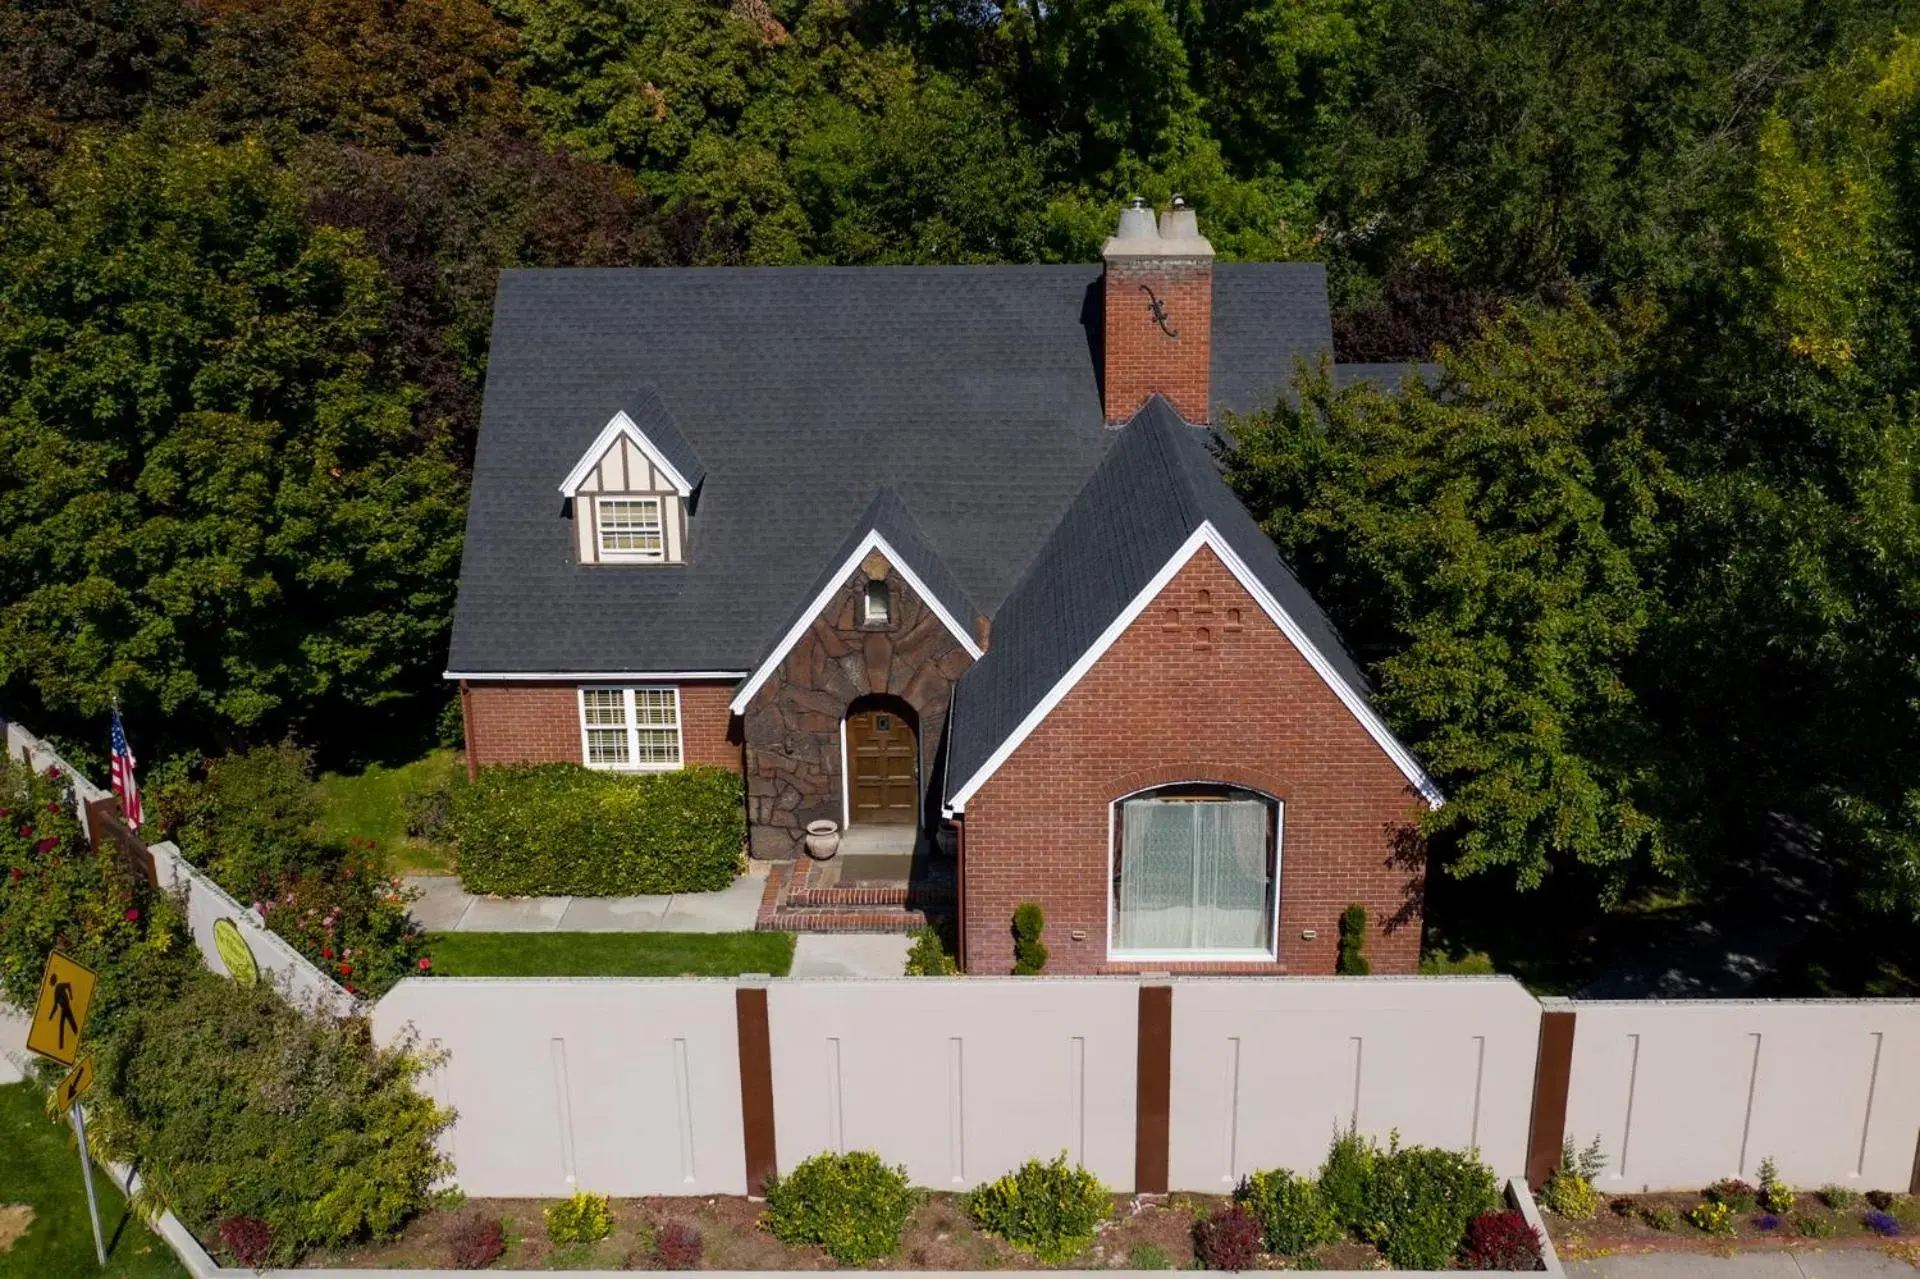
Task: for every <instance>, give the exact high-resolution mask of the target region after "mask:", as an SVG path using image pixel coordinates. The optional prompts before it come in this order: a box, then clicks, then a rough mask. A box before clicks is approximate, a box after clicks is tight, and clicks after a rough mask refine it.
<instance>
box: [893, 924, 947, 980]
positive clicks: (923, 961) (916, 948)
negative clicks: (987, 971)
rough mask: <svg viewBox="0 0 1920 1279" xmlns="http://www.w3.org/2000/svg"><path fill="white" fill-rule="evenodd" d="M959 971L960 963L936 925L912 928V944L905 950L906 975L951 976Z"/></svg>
mask: <svg viewBox="0 0 1920 1279" xmlns="http://www.w3.org/2000/svg"><path fill="white" fill-rule="evenodd" d="M959 971H960V965H959V963H958V962H956V961H955V959H954V957H953V952H952V950H951V948H950V947H949V946H948V945H947V942H946V938H944V937H943V936H941V934H940V929H939V928H938V927H937V926H935V925H931V924H929V925H928V926H927V927H925V928H916V929H915V930H914V933H913V945H912V947H911V948H909V949H908V951H907V968H906V975H907V976H909V977H952V976H955V975H957V974H958V973H959Z"/></svg>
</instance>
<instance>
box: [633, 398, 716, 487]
mask: <svg viewBox="0 0 1920 1279" xmlns="http://www.w3.org/2000/svg"><path fill="white" fill-rule="evenodd" d="M632 402H633V407H632V408H630V409H628V410H627V416H628V417H630V418H632V419H633V424H634V425H635V426H637V427H639V428H640V434H642V435H644V436H646V437H647V439H648V440H649V441H650V442H651V443H652V444H653V446H654V447H655V448H657V449H659V450H660V455H661V456H662V457H664V458H666V459H667V461H668V462H669V463H671V464H672V466H673V469H674V470H676V471H678V472H680V478H681V479H683V480H685V481H686V482H687V487H688V488H690V489H698V488H699V487H700V481H702V480H704V479H706V478H707V468H706V464H705V463H703V462H702V461H701V460H700V455H699V454H698V453H696V452H694V449H693V445H691V444H689V443H687V437H686V436H684V435H682V434H681V433H680V427H679V424H678V423H676V422H675V421H674V420H673V414H671V413H669V412H667V406H666V405H664V404H662V403H661V402H660V396H659V395H658V393H656V392H655V391H654V389H653V388H652V387H650V386H642V387H640V388H639V389H637V390H636V391H634V393H633V396H632Z"/></svg>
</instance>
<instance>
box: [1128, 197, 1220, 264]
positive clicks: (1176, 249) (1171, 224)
mask: <svg viewBox="0 0 1920 1279" xmlns="http://www.w3.org/2000/svg"><path fill="white" fill-rule="evenodd" d="M1100 256H1101V257H1103V258H1106V259H1108V260H1112V259H1114V258H1200V259H1211V258H1212V257H1213V245H1211V244H1209V243H1208V242H1207V239H1206V237H1205V236H1203V235H1201V234H1200V223H1199V219H1198V218H1196V217H1195V216H1194V212H1193V210H1192V209H1191V208H1189V207H1188V206H1187V202H1186V201H1185V200H1184V199H1182V198H1181V197H1180V196H1177V195H1176V196H1174V197H1173V203H1172V204H1171V205H1169V206H1168V208H1167V209H1166V211H1165V212H1163V213H1162V214H1161V215H1160V218H1159V221H1158V224H1157V225H1156V223H1155V220H1154V216H1153V210H1151V209H1149V208H1147V206H1146V201H1144V200H1142V199H1140V198H1139V197H1138V196H1135V197H1134V199H1133V201H1132V203H1131V204H1129V205H1128V206H1127V207H1126V208H1124V209H1122V210H1121V211H1120V225H1119V226H1118V227H1117V228H1116V229H1115V231H1114V234H1113V235H1112V236H1110V237H1108V239H1107V242H1106V244H1105V245H1103V246H1101V249H1100Z"/></svg>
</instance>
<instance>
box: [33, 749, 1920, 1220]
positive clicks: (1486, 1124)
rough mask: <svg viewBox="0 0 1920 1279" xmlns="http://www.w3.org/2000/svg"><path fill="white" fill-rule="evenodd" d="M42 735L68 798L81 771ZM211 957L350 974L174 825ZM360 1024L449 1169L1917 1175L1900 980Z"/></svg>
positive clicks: (432, 988)
mask: <svg viewBox="0 0 1920 1279" xmlns="http://www.w3.org/2000/svg"><path fill="white" fill-rule="evenodd" d="M6 744H7V750H8V753H9V754H10V755H11V756H12V757H13V758H15V759H20V758H25V759H27V760H29V761H30V762H31V763H33V765H34V766H35V767H38V768H45V767H48V766H56V767H59V768H60V769H61V771H62V772H63V773H65V774H67V775H68V776H69V777H70V778H71V780H72V782H73V785H74V791H75V797H76V804H77V806H78V807H79V808H80V809H81V814H80V816H81V819H82V821H85V820H86V819H87V813H86V805H87V802H88V801H90V800H94V801H97V800H100V799H102V798H104V796H103V795H102V793H101V792H100V791H99V789H98V788H97V787H94V786H93V785H92V784H91V783H90V782H88V781H87V780H86V778H84V777H83V776H81V775H80V774H79V773H78V772H77V771H75V770H74V769H72V768H71V767H70V766H69V765H67V764H66V762H65V761H64V760H61V759H59V758H58V756H57V755H55V754H54V753H53V752H52V751H51V750H50V749H49V748H48V747H47V746H46V744H45V743H43V742H40V741H39V740H38V739H36V738H34V737H32V736H31V735H30V734H27V733H25V732H24V731H23V730H21V729H20V728H19V726H18V725H8V726H7V731H6ZM151 852H152V854H153V858H154V866H155V872H156V876H157V878H158V879H159V880H160V882H161V884H162V885H163V886H164V887H168V888H171V889H177V890H179V891H181V892H183V893H184V894H185V897H186V900H187V909H188V914H189V917H190V919H191V921H192V926H193V932H194V937H195V940H196V941H197V942H198V944H199V947H200V951H201V954H202V955H203V956H204V957H205V960H206V962H207V964H208V966H209V967H210V968H213V969H214V970H215V971H217V972H223V971H225V969H224V965H223V963H222V961H221V959H220V956H219V952H218V950H217V948H216V947H215V946H214V944H213V922H214V920H216V919H218V918H230V919H232V920H234V922H235V923H236V925H237V926H238V927H239V928H240V929H241V931H242V934H243V935H244V936H245V937H246V939H247V943H248V945H249V947H250V948H251V949H252V951H253V953H254V955H255V957H256V959H257V961H258V963H259V965H260V967H261V969H262V970H263V971H266V972H270V973H272V974H273V978H274V980H275V982H276V984H277V985H279V986H280V988H281V989H282V990H284V991H286V992H287V993H288V994H289V996H290V997H291V998H292V999H293V1000H294V1001H295V1002H297V1003H301V1004H307V1005H318V1006H320V1007H322V1008H324V1009H326V1010H329V1011H332V1012H335V1013H345V1012H349V1011H352V1010H353V1009H354V1008H355V1007H357V1006H358V1005H357V1004H356V1001H355V1000H354V999H353V997H352V996H350V995H348V994H347V993H346V992H345V991H344V990H342V989H341V988H340V987H339V986H337V985H336V984H335V983H334V982H332V981H331V980H330V979H329V978H328V977H327V976H326V975H325V974H323V973H321V972H320V971H319V970H318V969H316V968H315V967H314V966H313V965H312V964H310V963H309V962H308V961H307V960H306V959H305V958H304V957H303V956H301V955H300V954H299V953H297V952H296V951H294V950H293V948H292V947H291V946H289V945H287V943H285V942H284V941H282V940H281V939H280V938H279V937H277V936H275V935H274V934H273V933H272V932H271V931H270V930H268V929H267V928H266V926H265V924H264V922H262V921H261V920H260V918H259V917H258V916H257V915H255V914H254V913H253V911H252V910H251V909H248V908H244V907H242V906H241V905H240V904H239V903H236V902H234V901H233V900H232V899H231V898H229V897H228V896H227V895H226V894H225V893H223V892H221V891H220V889H219V888H218V887H217V886H216V885H214V884H213V883H211V882H210V881H208V880H207V879H206V878H205V877H204V876H202V875H200V874H199V873H198V872H197V871H195V870H194V868H193V867H191V866H190V865H188V864H187V862H186V861H185V860H184V859H183V858H182V857H181V856H180V853H179V850H178V849H176V848H174V847H173V846H172V845H171V844H157V845H153V846H151ZM370 1015H371V1019H372V1025H373V1031H374V1034H375V1036H376V1038H377V1039H379V1040H380V1041H381V1042H383V1043H387V1042H393V1041H394V1040H395V1039H396V1038H398V1037H399V1036H401V1035H403V1034H406V1033H409V1032H410V1031H411V1032H414V1033H417V1034H418V1035H419V1036H420V1037H421V1038H422V1039H423V1040H426V1041H428V1042H431V1043H437V1044H438V1045H440V1046H441V1047H443V1048H445V1049H446V1050H447V1051H448V1053H449V1057H448V1060H447V1062H446V1063H445V1064H444V1065H443V1066H441V1067H440V1068H439V1069H438V1070H437V1071H435V1072H434V1073H433V1074H432V1075H431V1076H430V1077H429V1079H428V1081H427V1087H428V1088H429V1089H430V1090H431V1091H432V1092H433V1093H434V1094H435V1096H436V1098H437V1099H438V1100H439V1101H441V1102H443V1103H445V1104H448V1105H451V1106H453V1107H454V1108H455V1109H456V1110H457V1111H458V1115H459V1117H458V1119H457V1120H456V1121H455V1123H454V1125H453V1127H452V1128H451V1130H450V1131H449V1133H448V1135H447V1137H446V1138H445V1141H446V1144H447V1150H448V1153H449V1154H450V1155H451V1156H452V1158H453V1160H454V1163H455V1167H456V1177H457V1180H458V1181H459V1183H460V1185H461V1186H462V1188H463V1189H465V1190H466V1192H467V1193H468V1194H471V1195H483V1196H502V1197H523V1196H531V1197H544V1196H559V1195H564V1194H567V1193H570V1191H571V1190H572V1189H573V1188H574V1187H576V1186H580V1187H586V1188H588V1189H592V1190H597V1191H602V1192H608V1193H613V1194H617V1195H622V1196H637V1195H675V1194H740V1193H744V1192H746V1191H748V1190H749V1189H752V1188H756V1187H757V1186H758V1185H759V1184H760V1183H761V1181H762V1180H763V1179H764V1177H765V1176H766V1175H767V1174H768V1173H770V1172H773V1171H776V1170H778V1169H786V1168H791V1167H792V1166H793V1165H794V1164H795V1163H797V1162H798V1161H799V1160H801V1159H804V1158H806V1157H807V1156H809V1155H812V1154H816V1153H818V1152H821V1151H827V1150H836V1151H845V1150H855V1149H872V1150H877V1151H879V1152H880V1153H881V1154H882V1155H883V1156H884V1157H886V1158H887V1159H888V1160H889V1161H890V1162H896V1163H901V1164H904V1165H906V1167H907V1169H908V1172H909V1173H910V1174H911V1176H912V1177H913V1179H914V1181H915V1182H917V1183H919V1184H921V1185H924V1186H930V1187H939V1188H959V1187H965V1186H971V1185H975V1184H978V1183H979V1182H981V1181H983V1180H988V1179H991V1178H993V1177H997V1176H999V1175H1000V1174H1001V1173H1003V1172H1005V1171H1007V1170H1009V1169H1011V1168H1013V1167H1015V1166H1016V1165H1018V1164H1019V1163H1020V1162H1021V1161H1022V1160H1024V1159H1026V1158H1028V1157H1029V1156H1037V1157H1040V1158H1043V1159H1044V1158H1051V1157H1052V1156H1053V1155H1055V1154H1058V1153H1059V1152H1060V1151H1062V1150H1065V1151H1066V1152H1067V1153H1068V1155H1069V1156H1070V1158H1072V1159H1073V1160H1074V1161H1076V1162H1079V1163H1082V1164H1084V1165H1085V1166H1086V1167H1088V1168H1089V1169H1091V1170H1093V1171H1094V1172H1095V1173H1096V1174H1097V1175H1099V1176H1100V1177H1101V1179H1102V1180H1104V1181H1106V1182H1107V1183H1108V1184H1109V1185H1111V1186H1113V1187H1115V1188H1116V1189H1121V1190H1187V1191H1198V1192H1215V1193H1218V1192H1223V1191H1227V1190H1230V1189H1231V1188H1232V1186H1233V1185H1234V1183H1235V1182H1237V1181H1238V1179H1239V1178H1240V1177H1241V1176H1243V1175H1244V1174H1246V1173H1248V1172H1250V1171H1253V1170H1254V1169H1258V1168H1271V1167H1287V1168H1292V1169H1295V1170H1296V1171H1306V1170H1311V1169H1313V1168H1315V1167H1317V1166H1318V1164H1319V1162H1320V1160H1321V1158H1322V1156H1323V1155H1324V1154H1325V1151H1326V1146H1327V1142H1328V1139H1329V1138H1330V1137H1331V1135H1332V1134H1333V1132H1334V1130H1335V1129H1336V1128H1337V1127H1345V1126H1346V1125H1348V1124H1354V1125H1356V1126H1357V1127H1358V1128H1359V1129H1360V1130H1361V1131H1362V1132H1365V1133H1368V1134H1371V1135H1373V1136H1376V1137H1379V1138H1382V1139H1384V1138H1385V1137H1386V1135H1387V1134H1388V1133H1389V1132H1395V1131H1397V1132H1398V1134H1399V1136H1400V1138H1401V1140H1402V1141H1403V1142H1408V1143H1422V1144H1432V1145H1442V1146H1450V1147H1463V1146H1475V1147H1477V1148H1478V1149H1479V1151H1480V1153H1481V1156H1482V1157H1483V1158H1484V1159H1485V1160H1486V1161H1487V1162H1488V1163H1489V1164H1490V1165H1491V1166H1492V1167H1493V1169H1494V1171H1495V1172H1497V1173H1498V1174H1500V1175H1501V1176H1503V1177H1506V1176H1516V1177H1521V1176H1523V1177H1526V1178H1527V1179H1529V1180H1530V1181H1532V1182H1533V1184H1535V1185H1536V1186H1537V1185H1538V1184H1540V1182H1541V1181H1542V1180H1544V1178H1545V1177H1546V1175H1547V1174H1548V1173H1549V1172H1550V1171H1551V1169H1552V1166H1553V1162H1554V1160H1555V1158H1556V1157H1557V1155H1558V1152H1559V1149H1560V1143H1561V1139H1562V1137H1563V1136H1569V1137H1572V1138H1573V1139H1574V1140H1575V1141H1576V1142H1577V1143H1578V1144H1579V1145H1581V1146H1584V1145H1586V1144H1587V1142H1588V1141H1589V1140H1591V1139H1592V1138H1593V1137H1595V1136H1598V1137H1599V1138H1600V1144H1601V1148H1602V1150H1603V1151H1604V1152H1605V1154H1606V1156H1607V1160H1608V1167H1607V1169H1606V1171H1605V1173H1604V1174H1603V1176H1602V1178H1601V1183H1600V1185H1601V1189H1602V1190H1603V1191H1623V1192H1624V1191H1629V1190H1631V1191H1640V1190H1650V1189H1651V1190H1661V1189H1689V1188H1695V1187H1699V1186H1701V1185H1704V1184H1706V1183H1708V1182H1711V1181H1713V1180H1715V1179H1717V1178H1720V1177H1732V1176H1737V1177H1744V1178H1746V1179H1748V1180H1752V1179H1753V1177H1754V1175H1755V1172H1756V1170H1757V1169H1758V1167H1759V1163H1760V1161H1761V1160H1762V1159H1763V1158H1767V1157H1772V1158H1773V1159H1774V1160H1775V1161H1776V1162H1777V1163H1778V1165H1779V1167H1780V1170H1781V1173H1782V1175H1783V1176H1784V1177H1785V1178H1786V1179H1787V1180H1788V1181H1789V1182H1791V1183H1794V1184H1797V1185H1803V1186H1815V1185H1820V1184H1822V1183H1825V1182H1838V1183H1841V1184H1844V1185H1849V1186H1853V1187H1855V1188H1858V1189H1862V1190H1867V1189H1897V1190H1909V1189H1911V1190H1913V1191H1915V1192H1916V1193H1920V1085H1917V1084H1916V1080H1920V1002H1916V1001H1903V1000H1859V1001H1846V1000H1835V1001H1820V1000H1779V1001H1747V1000H1722V1001H1712V1000H1696V1001H1686V1002H1641V1003H1619V1002H1591V1003H1587V1002H1577V1001H1566V1000H1547V1001H1544V1003H1543V1002H1542V1001H1538V1000H1536V999H1534V998H1533V997H1532V996H1531V995H1529V994H1528V993H1527V992H1526V991H1525V990H1524V989H1523V988H1522V987H1521V986H1520V985H1519V984H1518V983H1516V982H1514V981H1512V980H1511V979H1509V978H1504V977H1491V978H1487V977H1483V978H1473V977H1433V978H1282V979H1275V978H1228V977H1216V978H1201V977H1196V978H1184V979H1165V978H1152V977H1140V978H1135V977H1111V978H1046V977H1039V978H1017V979H1016V978H996V977H966V978H952V979H943V978H900V979H889V980H866V981H862V980H806V979H795V980H787V979H780V980H765V979H758V980H756V979H751V978H742V979H739V980H721V979H713V980H701V979H618V978H583V979H545V978H525V979H509V978H464V979H463V978H409V979H407V980H405V981H402V982H401V983H400V984H399V985H397V986H395V987H394V988H393V990H392V991H390V992H389V993H388V994H387V995H386V996H385V997H384V998H383V999H381V1000H380V1001H379V1002H378V1003H377V1004H375V1005H373V1006H372V1008H371V1010H370Z"/></svg>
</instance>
